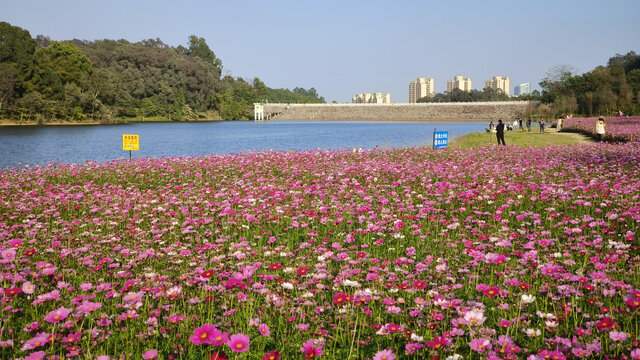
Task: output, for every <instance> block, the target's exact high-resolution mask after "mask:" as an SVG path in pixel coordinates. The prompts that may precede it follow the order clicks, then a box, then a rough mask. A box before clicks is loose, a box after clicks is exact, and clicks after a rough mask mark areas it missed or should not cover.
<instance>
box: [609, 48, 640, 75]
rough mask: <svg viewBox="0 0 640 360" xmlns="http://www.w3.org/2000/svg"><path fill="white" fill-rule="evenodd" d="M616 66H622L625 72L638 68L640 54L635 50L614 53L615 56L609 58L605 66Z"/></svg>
mask: <svg viewBox="0 0 640 360" xmlns="http://www.w3.org/2000/svg"><path fill="white" fill-rule="evenodd" d="M616 66H619V67H621V68H623V69H624V72H625V73H629V72H631V71H632V70H635V69H640V55H638V54H636V53H635V51H629V52H628V53H626V54H625V55H620V54H616V56H614V57H611V58H609V62H607V67H616Z"/></svg>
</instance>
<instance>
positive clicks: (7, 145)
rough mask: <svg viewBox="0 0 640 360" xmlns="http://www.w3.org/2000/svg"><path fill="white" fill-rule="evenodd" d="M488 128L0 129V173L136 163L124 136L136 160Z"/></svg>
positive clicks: (417, 141) (415, 140) (388, 142)
mask: <svg viewBox="0 0 640 360" xmlns="http://www.w3.org/2000/svg"><path fill="white" fill-rule="evenodd" d="M486 127H487V124H484V123H471V124H461V123H446V124H440V123H435V124H434V123H390V122H319V121H315V122H314V121H264V122H253V121H220V122H196V123H186V122H180V123H133V124H125V125H95V126H9V127H0V169H6V168H12V167H18V168H21V167H24V166H26V165H29V166H33V165H47V164H50V163H83V162H86V161H98V162H107V161H112V160H117V159H124V158H129V152H128V151H123V150H122V134H138V135H140V150H139V151H133V152H132V156H133V157H135V158H140V157H174V156H192V155H203V154H228V153H238V152H246V151H254V150H274V151H279V150H308V149H341V148H343V149H352V148H362V149H374V148H375V147H378V148H383V149H390V148H400V147H411V146H431V144H432V138H433V131H434V129H437V130H438V131H448V132H449V139H450V140H451V139H452V138H455V137H457V136H460V135H464V134H468V133H471V132H479V131H483V130H484V128H486Z"/></svg>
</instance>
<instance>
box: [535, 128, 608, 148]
mask: <svg viewBox="0 0 640 360" xmlns="http://www.w3.org/2000/svg"><path fill="white" fill-rule="evenodd" d="M549 130H551V129H549ZM549 130H547V131H546V134H548V135H552V136H564V137H566V138H570V139H574V141H575V142H576V143H578V144H588V143H593V142H596V139H594V138H592V137H590V136H587V135H584V134H580V133H576V132H566V131H561V132H557V131H556V129H553V130H551V131H549Z"/></svg>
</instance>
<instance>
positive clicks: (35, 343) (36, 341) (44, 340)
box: [22, 334, 49, 351]
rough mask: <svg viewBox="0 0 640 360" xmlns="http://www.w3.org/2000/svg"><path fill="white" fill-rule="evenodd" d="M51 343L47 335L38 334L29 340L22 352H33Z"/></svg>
mask: <svg viewBox="0 0 640 360" xmlns="http://www.w3.org/2000/svg"><path fill="white" fill-rule="evenodd" d="M48 343H49V337H48V336H47V334H38V335H36V337H34V338H32V339H29V340H27V342H25V343H24V345H23V346H22V351H26V350H33V349H36V348H39V347H41V346H45V345H46V344H48Z"/></svg>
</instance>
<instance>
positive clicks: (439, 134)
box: [433, 129, 449, 149]
mask: <svg viewBox="0 0 640 360" xmlns="http://www.w3.org/2000/svg"><path fill="white" fill-rule="evenodd" d="M447 145H449V132H448V131H436V129H433V148H434V149H440V148H446V147H447Z"/></svg>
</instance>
